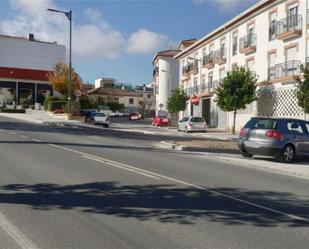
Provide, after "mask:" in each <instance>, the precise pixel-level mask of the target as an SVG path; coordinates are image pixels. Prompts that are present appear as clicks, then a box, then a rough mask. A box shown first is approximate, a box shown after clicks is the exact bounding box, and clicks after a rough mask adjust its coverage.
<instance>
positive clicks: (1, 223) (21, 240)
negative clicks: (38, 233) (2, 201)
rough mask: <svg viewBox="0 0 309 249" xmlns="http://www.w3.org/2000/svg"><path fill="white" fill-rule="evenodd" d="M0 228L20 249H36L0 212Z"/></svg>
mask: <svg viewBox="0 0 309 249" xmlns="http://www.w3.org/2000/svg"><path fill="white" fill-rule="evenodd" d="M0 227H1V228H2V229H3V230H4V231H5V232H6V233H7V234H8V235H9V236H10V237H11V238H12V239H13V240H14V241H15V242H16V243H17V244H18V245H19V246H20V248H21V249H38V247H37V246H36V245H35V244H34V243H33V242H32V241H30V240H29V239H28V238H27V237H26V235H24V234H23V233H22V232H21V231H20V230H19V229H18V228H17V227H16V226H14V225H13V224H12V223H11V222H10V221H9V220H8V219H7V218H6V217H5V216H4V215H3V214H2V213H1V212H0Z"/></svg>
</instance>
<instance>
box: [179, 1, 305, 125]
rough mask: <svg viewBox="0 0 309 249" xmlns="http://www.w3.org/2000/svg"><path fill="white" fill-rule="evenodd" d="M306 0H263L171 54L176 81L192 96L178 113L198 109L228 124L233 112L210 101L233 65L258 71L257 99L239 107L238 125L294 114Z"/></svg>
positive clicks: (299, 115) (299, 114)
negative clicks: (175, 65)
mask: <svg viewBox="0 0 309 249" xmlns="http://www.w3.org/2000/svg"><path fill="white" fill-rule="evenodd" d="M307 9H308V0H262V1H260V2H258V3H257V4H255V5H254V6H252V7H251V8H249V9H247V10H246V11H244V12H243V13H241V14H240V15H238V16H236V17H235V18H233V19H231V20H230V21H228V22H227V23H225V24H223V25H222V26H220V27H219V28H217V29H216V30H214V31H213V32H211V33H209V34H207V35H206V36H204V37H202V38H201V39H199V40H198V41H196V42H195V43H194V44H192V45H191V46H190V47H188V48H186V49H184V50H183V51H181V52H180V53H178V54H177V55H175V56H174V59H177V60H179V62H180V68H179V75H180V77H179V85H180V86H181V87H182V88H183V89H184V90H185V91H186V93H187V95H188V96H190V100H189V101H188V108H187V110H186V112H184V113H182V115H202V116H204V118H205V119H206V121H207V123H208V124H209V125H210V126H211V127H217V128H224V129H229V128H231V127H232V121H233V119H232V115H231V114H230V113H226V112H223V111H222V110H220V109H219V108H218V107H217V106H216V103H215V102H214V99H215V96H214V90H215V88H216V87H217V86H218V84H220V80H221V79H222V78H223V77H224V76H225V75H226V73H227V72H228V71H230V70H232V69H233V67H235V66H245V67H247V68H248V69H250V70H251V71H253V72H255V73H256V75H257V77H258V95H259V100H258V101H256V102H255V103H253V104H251V105H249V106H248V107H247V108H246V109H245V110H241V111H239V112H238V113H237V120H236V121H237V123H236V128H237V129H239V128H240V127H241V126H243V125H244V123H245V122H246V121H247V120H249V118H250V117H252V116H256V115H258V116H274V117H297V118H304V117H305V114H304V112H303V111H302V109H301V108H300V107H299V106H298V105H297V99H296V97H295V77H296V76H299V75H300V65H301V64H304V63H306V59H307V56H308V55H307V54H308V49H309V46H308V45H309V44H308V42H309V36H308V28H309V25H308V21H309V19H308V18H309V15H308V11H307Z"/></svg>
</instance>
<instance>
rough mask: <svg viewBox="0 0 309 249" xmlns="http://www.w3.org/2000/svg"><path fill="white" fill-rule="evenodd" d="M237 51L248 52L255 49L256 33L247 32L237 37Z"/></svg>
mask: <svg viewBox="0 0 309 249" xmlns="http://www.w3.org/2000/svg"><path fill="white" fill-rule="evenodd" d="M239 43H240V44H239V52H240V53H242V54H249V53H253V52H255V51H256V34H253V33H252V34H248V35H246V36H244V37H242V38H240V39H239Z"/></svg>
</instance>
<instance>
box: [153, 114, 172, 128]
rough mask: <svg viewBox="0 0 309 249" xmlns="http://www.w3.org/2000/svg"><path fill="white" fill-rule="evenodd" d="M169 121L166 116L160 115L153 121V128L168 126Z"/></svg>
mask: <svg viewBox="0 0 309 249" xmlns="http://www.w3.org/2000/svg"><path fill="white" fill-rule="evenodd" d="M168 123H169V119H168V117H167V116H166V115H158V116H156V117H154V118H153V119H152V122H151V125H152V126H168Z"/></svg>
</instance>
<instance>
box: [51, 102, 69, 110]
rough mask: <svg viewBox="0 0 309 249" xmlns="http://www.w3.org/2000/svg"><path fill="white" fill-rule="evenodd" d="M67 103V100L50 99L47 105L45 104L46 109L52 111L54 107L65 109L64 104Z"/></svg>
mask: <svg viewBox="0 0 309 249" xmlns="http://www.w3.org/2000/svg"><path fill="white" fill-rule="evenodd" d="M66 104H67V101H63V100H52V101H48V105H47V110H48V111H50V112H52V111H54V110H55V109H62V110H64V109H65V106H66Z"/></svg>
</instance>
